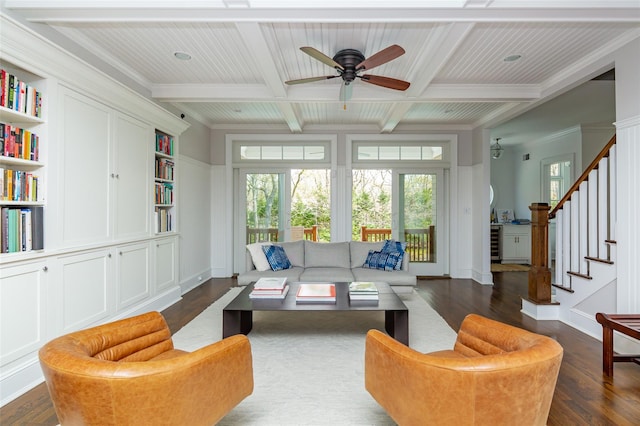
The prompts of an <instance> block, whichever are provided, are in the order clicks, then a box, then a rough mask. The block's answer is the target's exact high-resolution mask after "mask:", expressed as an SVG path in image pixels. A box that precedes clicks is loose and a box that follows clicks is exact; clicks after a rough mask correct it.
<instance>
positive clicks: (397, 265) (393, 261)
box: [384, 251, 404, 271]
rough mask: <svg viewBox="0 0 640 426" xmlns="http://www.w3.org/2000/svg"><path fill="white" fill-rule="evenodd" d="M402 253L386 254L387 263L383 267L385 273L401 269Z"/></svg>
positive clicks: (392, 252)
mask: <svg viewBox="0 0 640 426" xmlns="http://www.w3.org/2000/svg"><path fill="white" fill-rule="evenodd" d="M403 257H404V253H400V252H399V251H391V252H389V253H387V261H386V263H385V265H384V270H385V271H397V270H400V269H401V268H402V258H403Z"/></svg>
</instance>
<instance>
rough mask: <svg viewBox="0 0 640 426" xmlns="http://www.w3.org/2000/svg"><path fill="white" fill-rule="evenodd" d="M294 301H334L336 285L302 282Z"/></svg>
mask: <svg viewBox="0 0 640 426" xmlns="http://www.w3.org/2000/svg"><path fill="white" fill-rule="evenodd" d="M296 303H336V285H335V284H326V283H302V284H300V287H298V293H296Z"/></svg>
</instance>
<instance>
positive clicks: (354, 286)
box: [349, 281, 378, 300]
mask: <svg viewBox="0 0 640 426" xmlns="http://www.w3.org/2000/svg"><path fill="white" fill-rule="evenodd" d="M349 300H378V287H377V286H376V284H375V283H374V282H372V281H353V282H351V283H349Z"/></svg>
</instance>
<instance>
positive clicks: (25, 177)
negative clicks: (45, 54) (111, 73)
mask: <svg viewBox="0 0 640 426" xmlns="http://www.w3.org/2000/svg"><path fill="white" fill-rule="evenodd" d="M44 86H45V81H44V79H43V78H42V77H40V76H37V75H34V74H32V73H30V72H28V71H26V70H23V69H20V68H19V67H12V66H10V65H9V64H5V63H3V65H2V68H1V69H0V256H2V255H5V254H8V253H19V252H29V251H33V250H41V249H43V248H44V235H43V221H44V218H43V214H44V199H45V194H44V182H43V179H44V170H45V163H44V162H43V161H42V158H41V154H42V153H41V151H42V150H41V143H42V140H43V138H42V137H41V133H42V132H43V131H44V129H45V126H46V122H45V120H44V119H43V115H44V114H43V91H42V90H43V88H44Z"/></svg>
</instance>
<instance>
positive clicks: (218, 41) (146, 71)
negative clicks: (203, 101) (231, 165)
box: [67, 22, 263, 84]
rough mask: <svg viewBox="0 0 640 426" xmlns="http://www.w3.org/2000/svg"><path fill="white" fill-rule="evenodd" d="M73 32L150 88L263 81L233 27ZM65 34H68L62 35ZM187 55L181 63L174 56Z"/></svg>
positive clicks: (144, 26)
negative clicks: (126, 68)
mask: <svg viewBox="0 0 640 426" xmlns="http://www.w3.org/2000/svg"><path fill="white" fill-rule="evenodd" d="M74 30H75V31H74V32H77V33H80V34H81V35H82V38H84V39H85V40H88V41H90V42H91V43H94V44H95V45H97V46H99V47H100V50H101V51H103V52H108V54H109V55H110V56H111V57H113V58H117V61H118V62H119V63H121V64H125V66H126V67H128V68H131V69H133V70H134V71H135V72H136V73H138V74H139V75H142V76H143V77H144V78H145V79H146V80H147V81H149V82H152V83H154V84H171V83H176V82H180V81H184V82H187V81H188V82H190V83H199V84H212V83H213V84H254V83H262V81H263V80H262V78H261V74H260V70H259V69H258V67H257V66H256V65H255V62H254V61H253V59H252V58H251V57H247V55H245V52H246V51H247V49H246V47H245V44H244V42H243V40H242V37H241V35H240V33H239V32H238V30H237V29H236V27H235V25H234V24H225V23H195V22H194V23H189V22H187V23H153V24H148V23H136V24H123V23H116V24H92V25H82V26H76V27H74ZM67 34H69V33H67ZM178 51H179V52H185V53H188V54H189V55H191V58H192V59H191V60H189V61H180V60H178V59H176V58H175V56H174V53H175V52H178Z"/></svg>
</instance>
